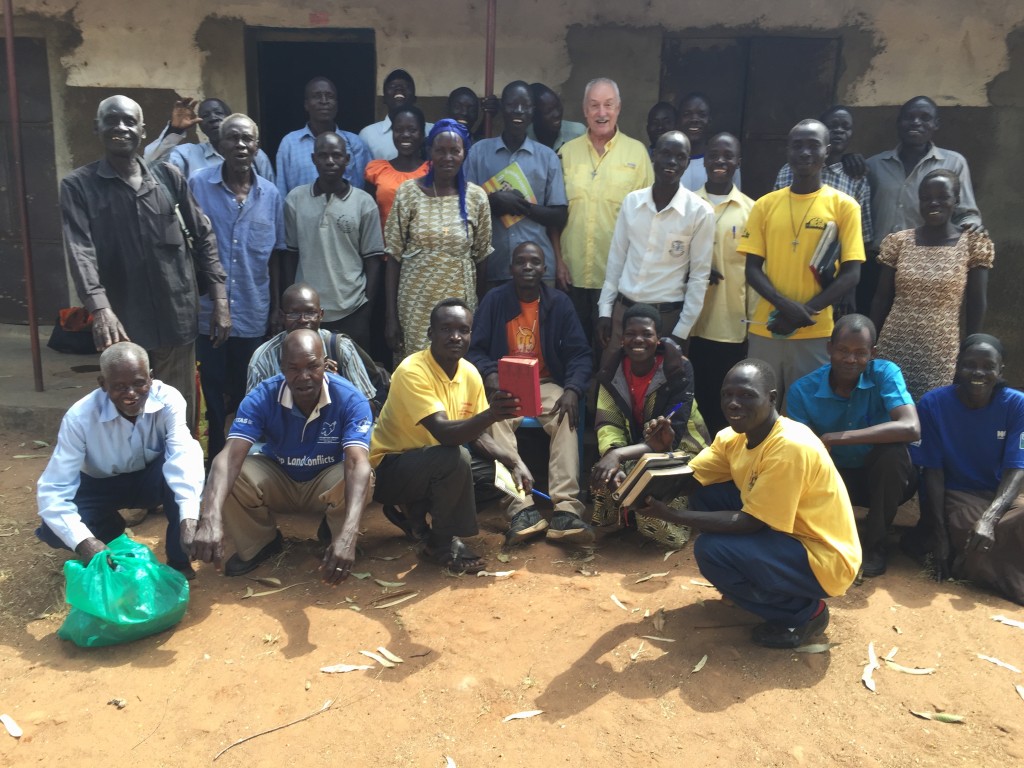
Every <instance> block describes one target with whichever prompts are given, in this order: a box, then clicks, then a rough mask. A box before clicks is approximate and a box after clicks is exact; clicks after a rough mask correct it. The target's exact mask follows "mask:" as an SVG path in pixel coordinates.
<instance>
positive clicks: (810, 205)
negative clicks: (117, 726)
mask: <svg viewBox="0 0 1024 768" xmlns="http://www.w3.org/2000/svg"><path fill="white" fill-rule="evenodd" d="M819 194H821V192H820V191H819V192H818V193H817V194H815V195H814V197H812V198H811V202H809V203H808V204H807V210H806V211H804V217H803V218H802V219H800V224H799V225H797V224H794V223H793V222H794V221H795V219H794V217H793V193H792V192H790V193H789V226H791V227H792V228H793V240H792V241H791V242H790V245H792V246H793V252H794V253H795V252H796V249H797V246H798V245H800V230H801V229H803V226H804V222H805V221H807V216H808V214H810V212H811V208H813V207H814V201H815V200H817V199H818V195H819Z"/></svg>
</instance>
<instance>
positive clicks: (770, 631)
mask: <svg viewBox="0 0 1024 768" xmlns="http://www.w3.org/2000/svg"><path fill="white" fill-rule="evenodd" d="M819 604H820V605H821V610H820V611H819V612H818V615H817V616H815V617H814V618H812V619H811V620H810V621H808V622H807V623H806V624H802V625H801V626H799V627H786V626H783V625H782V624H780V623H779V622H777V621H766V622H765V623H764V624H758V625H757V626H756V627H754V629H753V631H752V632H751V633H750V639H751V640H753V641H754V642H755V643H757V644H758V645H763V646H764V647H765V648H799V647H800V646H801V645H803V644H804V643H806V642H807V641H808V640H810V639H811V638H812V637H814V636H815V635H820V634H821V633H822V632H824V631H825V628H826V627H827V626H828V605H826V604H825V601H824V600H820V601H819Z"/></svg>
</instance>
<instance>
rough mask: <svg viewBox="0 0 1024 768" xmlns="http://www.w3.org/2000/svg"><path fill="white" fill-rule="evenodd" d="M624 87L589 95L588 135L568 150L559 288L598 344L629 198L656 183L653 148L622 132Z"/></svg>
mask: <svg viewBox="0 0 1024 768" xmlns="http://www.w3.org/2000/svg"><path fill="white" fill-rule="evenodd" d="M621 110H622V100H621V98H620V97H619V86H618V85H616V84H615V81H614V80H609V79H608V78H605V77H600V78H597V79H596V80H591V81H590V82H589V83H587V87H586V89H585V90H584V91H583V115H584V117H585V118H586V121H587V132H586V133H585V134H584V135H582V136H579V137H578V138H575V139H573V140H572V141H568V142H566V143H565V144H563V145H562V149H561V150H560V151H559V153H558V155H559V157H561V158H562V173H563V174H564V176H565V192H566V197H567V198H568V200H569V220H568V222H567V223H566V225H565V229H564V230H563V232H562V237H561V249H560V251H561V253H560V254H559V252H558V251H556V270H555V272H556V274H555V282H556V285H557V286H558V287H559V288H561V289H563V290H565V289H568V290H569V296H570V297H571V298H572V303H573V305H574V306H575V308H576V314H577V315H578V316H579V318H580V324H581V325H582V326H583V330H584V332H585V333H586V334H587V340H588V341H592V339H593V334H594V327H595V326H596V324H597V314H598V313H597V301H598V298H599V297H600V295H601V286H602V285H604V271H605V266H606V264H607V263H608V249H609V247H610V246H611V240H612V232H613V231H614V229H615V221H616V219H618V216H619V208H621V207H622V201H623V199H625V197H626V195H628V194H629V193H630V192H632V191H634V190H637V189H644V188H645V187H649V186H651V184H653V183H654V170H653V168H652V167H651V159H650V157H649V156H648V154H647V147H645V146H644V145H643V143H642V142H640V141H637V140H636V139H631V138H630V137H629V136H626V135H625V134H624V133H622V131H620V130H619V128H618V122H619V112H620V111H621Z"/></svg>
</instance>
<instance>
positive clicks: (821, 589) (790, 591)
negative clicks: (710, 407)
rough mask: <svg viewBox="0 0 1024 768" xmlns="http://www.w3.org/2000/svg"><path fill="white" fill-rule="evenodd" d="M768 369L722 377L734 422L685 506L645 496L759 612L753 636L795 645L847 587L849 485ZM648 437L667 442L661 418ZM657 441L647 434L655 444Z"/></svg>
mask: <svg viewBox="0 0 1024 768" xmlns="http://www.w3.org/2000/svg"><path fill="white" fill-rule="evenodd" d="M776 400H777V392H776V390H775V381H774V372H773V371H772V368H771V366H769V365H768V364H767V363H765V362H764V361H763V360H755V359H747V360H743V361H742V362H740V363H738V364H737V365H735V366H734V367H733V369H732V370H731V371H729V373H728V374H727V375H726V377H725V381H724V382H723V384H722V410H723V411H724V412H725V416H726V419H727V420H728V422H729V426H730V427H731V429H729V428H727V429H723V430H722V431H721V432H719V433H718V435H717V436H716V437H715V441H714V443H712V444H711V445H710V446H709V447H708V448H705V449H704V450H703V451H701V452H700V453H699V454H698V455H697V456H696V458H694V459H693V460H692V461H691V462H690V466H691V467H693V478H694V480H695V481H696V482H695V483H694V485H696V486H697V487H696V489H695V490H691V491H690V492H689V506H690V508H689V509H688V510H675V509H672V508H670V507H669V506H668V505H667V504H665V503H664V502H662V501H659V500H657V499H652V498H650V497H648V499H647V504H648V506H647V507H645V508H644V509H641V510H638V514H648V515H651V516H653V517H658V518H661V519H662V520H667V521H669V522H672V523H681V524H683V525H689V526H691V527H693V528H696V529H698V530H700V532H701V533H700V536H699V537H698V538H697V541H696V543H695V544H694V549H693V554H694V557H695V558H696V560H697V565H698V566H699V567H700V570H701V573H702V574H704V576H705V577H706V578H707V579H708V581H710V582H711V583H712V584H714V585H715V586H716V587H717V588H718V590H719V591H720V592H721V593H722V594H723V595H724V596H725V597H727V598H728V599H729V600H731V601H733V602H734V603H736V604H737V605H739V606H740V607H741V608H745V609H746V610H748V611H750V612H752V613H754V614H756V615H758V616H760V617H761V618H762V619H764V620H765V622H764V623H763V624H759V625H757V626H756V627H754V630H753V632H752V639H753V641H754V642H755V643H757V644H758V645H763V646H765V647H768V648H796V647H798V646H800V645H803V644H804V643H805V642H806V641H807V640H808V639H809V638H811V637H813V636H815V635H817V634H820V633H821V632H823V631H824V630H825V628H826V627H827V626H828V620H829V614H828V606H826V605H825V601H824V600H823V598H825V597H837V596H839V595H842V594H843V593H844V592H846V590H847V588H848V587H849V586H850V584H852V583H853V579H854V577H855V576H856V574H857V570H858V568H860V563H861V549H860V540H859V539H858V537H857V527H856V524H855V522H854V518H853V508H852V507H851V506H850V498H849V496H847V494H846V486H844V485H843V480H842V478H841V477H840V476H839V472H838V470H836V468H835V465H834V464H833V463H832V460H831V459H830V458H829V454H828V450H827V449H826V448H825V446H824V445H823V444H822V442H821V440H819V439H818V437H817V436H816V435H815V434H814V433H813V432H812V431H811V430H810V429H809V428H808V427H806V426H804V425H803V424H800V423H798V422H795V421H791V420H790V419H787V418H785V417H784V416H779V413H778V411H777V410H776V407H775V404H776ZM647 432H648V434H647V438H646V439H647V443H648V445H650V446H651V448H652V449H654V450H665V449H666V448H663V447H662V443H665V442H666V441H667V439H669V438H670V436H671V434H672V431H671V424H670V423H669V422H668V420H667V419H664V418H659V419H658V421H657V422H655V423H653V424H652V425H650V426H649V429H648V430H647ZM652 441H653V442H652Z"/></svg>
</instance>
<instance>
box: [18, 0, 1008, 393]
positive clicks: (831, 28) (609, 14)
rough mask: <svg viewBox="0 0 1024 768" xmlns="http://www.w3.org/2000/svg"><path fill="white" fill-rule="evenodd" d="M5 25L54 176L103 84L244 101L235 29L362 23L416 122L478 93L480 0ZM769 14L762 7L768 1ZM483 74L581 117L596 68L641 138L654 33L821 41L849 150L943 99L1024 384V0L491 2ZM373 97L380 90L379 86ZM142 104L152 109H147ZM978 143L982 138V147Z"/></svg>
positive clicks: (48, 0) (655, 61)
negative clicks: (32, 68)
mask: <svg viewBox="0 0 1024 768" xmlns="http://www.w3.org/2000/svg"><path fill="white" fill-rule="evenodd" d="M15 6H16V9H17V13H18V18H17V19H16V25H15V26H16V31H17V33H18V34H24V35H30V36H43V37H46V38H47V40H48V44H49V45H50V46H51V47H50V51H49V56H50V61H51V67H52V68H53V71H52V72H51V84H52V94H53V100H54V104H53V112H54V120H55V126H54V127H55V137H56V142H57V147H56V156H57V165H58V172H59V173H60V174H61V175H63V174H64V173H66V172H67V171H69V170H70V169H71V168H73V167H74V166H75V165H78V164H80V163H82V162H87V161H89V160H91V159H93V157H95V154H91V153H94V152H95V151H96V150H97V148H96V147H95V144H94V143H90V141H89V137H88V136H84V135H83V130H84V128H85V126H88V125H89V124H90V122H91V118H92V115H91V114H89V109H90V107H87V104H88V103H94V100H95V95H96V94H98V93H101V92H103V91H110V90H127V91H130V92H132V93H136V94H138V98H139V99H140V101H142V103H143V104H144V106H145V107H146V108H147V113H148V114H149V119H148V122H149V123H150V126H151V127H152V128H154V129H155V128H156V127H157V126H159V125H160V124H161V123H162V122H163V120H164V119H165V117H164V114H163V113H161V110H163V109H165V107H164V106H163V105H165V104H167V105H169V100H170V99H171V98H172V95H173V94H175V93H177V94H181V95H185V94H188V95H197V96H204V95H207V94H216V95H219V96H221V97H224V98H226V99H227V100H228V101H229V103H231V104H232V105H233V106H236V108H238V109H243V108H245V107H246V104H247V83H246V74H245V27H246V25H249V26H266V27H283V28H293V29H302V28H310V29H317V28H371V29H374V30H375V34H376V49H377V54H376V55H377V66H378V82H379V81H381V80H382V79H383V77H384V76H385V74H386V73H387V72H389V71H390V70H391V69H394V68H395V67H399V66H402V67H406V68H408V69H409V70H410V71H412V72H413V74H414V75H415V77H416V80H417V90H418V92H419V94H420V96H421V103H422V105H423V106H424V108H425V110H426V111H427V112H428V117H433V116H436V115H437V114H438V113H439V111H440V109H441V104H442V100H443V98H444V97H445V96H446V95H447V93H448V92H449V91H450V90H451V88H453V87H454V86H456V85H469V86H470V87H472V88H474V89H475V90H477V91H478V92H481V91H482V89H483V68H484V29H485V21H486V7H487V6H486V2H485V0H434V1H433V2H430V3H426V2H422V0H347V2H345V3H344V4H340V3H334V2H331V1H330V0H325V1H324V2H321V3H319V4H317V5H315V6H313V7H312V8H311V6H310V5H309V4H308V3H305V2H298V0H280V1H275V0H248V1H246V0H235V1H234V2H232V1H231V0H228V1H227V2H222V3H220V4H216V5H212V4H210V3H200V2H198V1H197V0H178V2H175V3H171V4H169V3H166V2H162V0H137V1H136V2H135V3H134V4H133V5H132V7H131V13H127V12H126V10H125V3H124V2H123V0H87V2H82V1H81V0H21V1H20V2H19V1H17V0H16V2H15ZM766 9H767V10H766ZM497 29H498V31H497V39H498V48H497V65H496V74H495V81H496V84H497V87H498V88H499V89H500V87H501V85H502V84H504V83H506V82H508V81H509V80H512V79H517V78H524V79H527V80H530V81H532V80H539V81H542V82H546V83H548V84H549V85H551V86H552V87H555V88H556V89H559V90H561V91H562V92H563V95H564V100H565V103H566V116H567V117H569V118H577V119H578V116H579V111H580V110H579V101H580V98H579V96H580V95H581V92H582V86H583V84H584V83H585V82H586V81H587V80H589V79H590V78H591V77H594V76H598V75H610V76H613V77H616V78H617V79H618V80H619V82H620V85H621V86H622V90H623V98H624V109H623V115H622V124H623V128H624V130H626V131H627V132H628V133H631V134H632V135H634V136H641V135H642V125H643V120H644V117H645V115H646V110H647V107H648V106H649V105H650V104H652V103H653V102H654V101H655V100H656V98H657V96H658V90H659V82H658V79H659V75H660V57H661V41H662V37H663V36H664V35H666V34H670V35H675V36H684V37H751V36H759V35H775V36H780V35H785V36H823V35H825V36H833V37H840V38H841V40H842V53H841V63H840V72H839V79H838V84H837V93H836V97H837V100H839V101H842V102H845V103H847V104H850V105H851V106H853V107H856V108H857V133H858V135H857V138H856V139H855V143H856V145H857V146H856V147H855V148H856V149H860V150H862V151H865V152H867V153H871V152H875V151H879V150H880V149H882V148H885V147H889V146H892V145H893V144H895V135H894V130H893V120H894V117H895V105H898V104H899V103H901V102H902V101H904V100H905V99H906V98H908V96H910V95H912V94H915V93H926V94H929V95H931V96H932V97H934V98H935V99H936V101H937V102H938V103H939V105H940V106H942V107H945V109H944V110H943V113H942V120H943V128H942V130H941V132H940V134H939V136H938V143H939V144H940V145H941V146H947V147H951V148H955V149H957V150H959V151H961V152H963V153H964V154H965V155H966V156H967V157H968V160H969V162H970V164H971V169H972V173H973V175H974V177H975V184H976V187H977V190H978V198H979V203H980V206H981V208H982V213H983V215H984V217H985V221H986V224H987V225H988V226H989V228H990V230H991V231H992V233H993V237H994V239H995V240H996V244H997V259H996V265H997V267H996V271H995V273H994V274H993V278H992V281H991V286H992V287H991V289H990V317H991V322H990V324H989V328H990V330H992V331H994V332H997V333H1001V334H1003V335H1004V336H1005V337H1006V340H1007V347H1008V349H1009V350H1013V352H1011V360H1010V366H1009V368H1010V378H1011V381H1013V382H1015V383H1017V384H1018V385H1024V326H1022V325H1021V324H1020V323H1019V322H1018V320H1017V316H1018V313H1017V311H1016V306H1017V304H1018V301H1019V297H1020V296H1021V295H1022V294H1024V231H1022V225H1021V223H1020V216H1019V214H1017V212H1016V208H1017V207H1018V206H1019V200H1020V193H1019V189H1018V181H1019V179H1020V178H1022V177H1024V158H1022V157H1021V156H1020V155H1019V154H1018V153H1017V152H1016V146H1017V144H1018V143H1019V141H1020V137H1021V136H1022V135H1024V2H1019V0H975V2H972V3H970V4H969V5H967V6H965V5H964V4H963V3H962V2H961V0H933V2H931V3H929V4H928V5H927V6H922V5H921V4H920V3H918V2H913V1H912V0H856V1H855V0H812V2H810V3H808V2H807V0H774V2H772V3H771V4H765V3H754V2H752V1H751V0H719V1H718V2H715V3H703V4H696V3H683V2H680V0H631V1H626V0H516V1H515V2H513V1H512V0H499V3H498V19H497ZM378 90H379V89H378ZM154 111H155V112H156V116H154ZM982 137H984V139H982Z"/></svg>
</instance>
